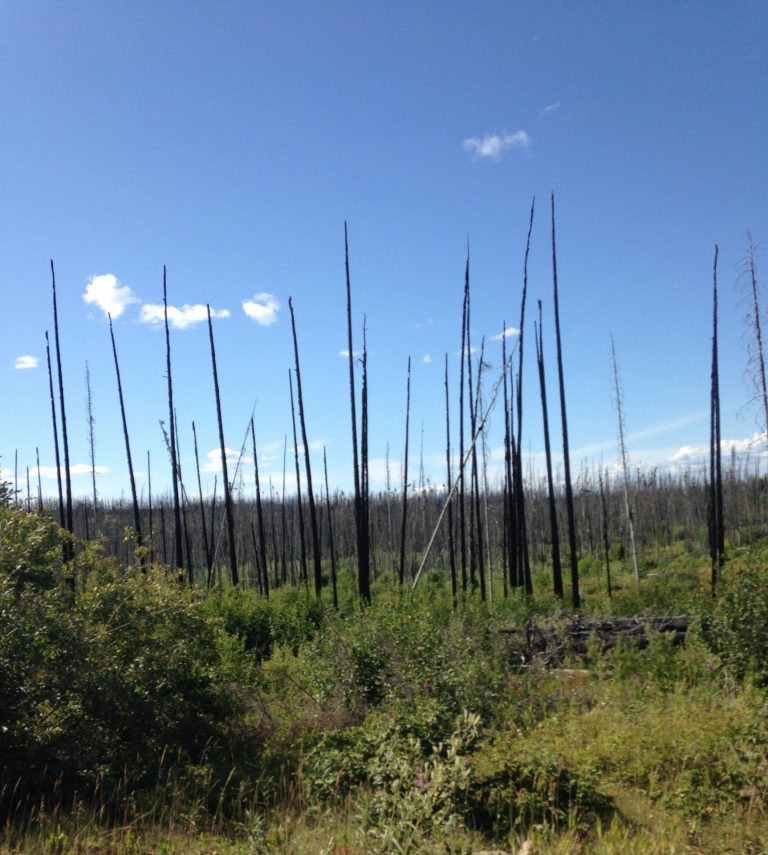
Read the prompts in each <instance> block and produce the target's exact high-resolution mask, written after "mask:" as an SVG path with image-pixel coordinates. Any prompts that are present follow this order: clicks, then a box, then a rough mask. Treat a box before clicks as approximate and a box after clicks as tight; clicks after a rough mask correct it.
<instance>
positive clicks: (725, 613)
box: [708, 567, 768, 686]
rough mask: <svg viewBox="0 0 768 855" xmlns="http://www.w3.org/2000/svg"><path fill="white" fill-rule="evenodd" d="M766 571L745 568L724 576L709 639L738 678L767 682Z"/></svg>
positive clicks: (713, 613)
mask: <svg viewBox="0 0 768 855" xmlns="http://www.w3.org/2000/svg"><path fill="white" fill-rule="evenodd" d="M766 627H768V573H766V571H765V570H764V569H763V568H757V567H748V568H746V569H744V570H742V571H741V572H738V573H735V574H734V575H732V576H729V577H726V578H725V580H724V581H723V582H722V584H721V587H720V589H719V591H718V593H717V597H716V600H715V603H714V607H713V609H712V615H711V619H710V624H709V632H708V636H709V640H710V643H711V645H712V647H713V649H714V650H715V651H716V652H717V653H718V654H719V656H720V658H721V659H722V661H723V662H724V663H725V664H726V665H727V666H728V667H729V668H731V669H732V670H733V672H734V674H735V675H736V676H737V677H738V678H744V677H746V676H748V675H749V676H750V677H751V678H752V679H753V680H754V682H755V684H756V685H759V686H765V685H768V632H766Z"/></svg>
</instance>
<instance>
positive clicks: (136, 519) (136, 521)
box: [107, 312, 145, 570]
mask: <svg viewBox="0 0 768 855" xmlns="http://www.w3.org/2000/svg"><path fill="white" fill-rule="evenodd" d="M107 318H108V320H109V337H110V339H111V340H112V355H113V357H114V359H115V376H116V377H117V395H118V398H119V400H120V418H121V419H122V422H123V438H124V440H125V457H126V460H127V462H128V478H129V479H130V483H131V500H132V502H133V528H134V530H135V532H136V545H137V546H138V547H139V549H141V547H142V545H143V542H142V537H141V515H140V514H139V498H138V496H137V495H136V477H135V475H134V472H133V460H132V458H131V441H130V438H129V436H128V420H127V419H126V416H125V401H124V400H123V383H122V381H121V379H120V363H119V362H118V361H117V345H116V344H115V332H114V330H113V329H112V315H111V314H110V313H109V312H107ZM139 561H140V564H141V568H142V570H144V569H145V566H144V555H143V554H141V556H140V558H139Z"/></svg>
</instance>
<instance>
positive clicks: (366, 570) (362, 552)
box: [344, 222, 371, 603]
mask: <svg viewBox="0 0 768 855" xmlns="http://www.w3.org/2000/svg"><path fill="white" fill-rule="evenodd" d="M344 269H345V274H346V285H347V348H348V356H349V409H350V414H351V416H352V468H353V475H354V486H355V505H354V507H355V533H356V539H357V586H358V591H359V594H360V598H361V599H362V600H363V601H364V602H367V603H369V602H370V601H371V567H370V561H371V559H370V553H369V551H368V540H367V537H366V536H365V534H364V532H363V507H362V494H361V492H360V459H359V454H358V446H357V412H356V403H355V352H354V349H353V342H352V288H351V284H350V276H349V240H348V234H347V224H346V222H345V223H344Z"/></svg>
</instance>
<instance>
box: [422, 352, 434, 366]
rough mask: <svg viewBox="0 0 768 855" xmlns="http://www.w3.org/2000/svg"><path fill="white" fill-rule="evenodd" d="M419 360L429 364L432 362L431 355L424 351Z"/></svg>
mask: <svg viewBox="0 0 768 855" xmlns="http://www.w3.org/2000/svg"><path fill="white" fill-rule="evenodd" d="M421 361H422V362H423V363H424V365H430V364H431V363H432V357H431V356H430V355H429V354H428V353H425V354H424V356H422V358H421Z"/></svg>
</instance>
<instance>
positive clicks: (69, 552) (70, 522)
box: [51, 259, 75, 560]
mask: <svg viewBox="0 0 768 855" xmlns="http://www.w3.org/2000/svg"><path fill="white" fill-rule="evenodd" d="M51 283H52V286H53V337H54V341H55V342H56V368H57V371H58V375H59V412H60V413H61V444H62V446H63V449H64V483H65V487H66V514H65V523H64V527H65V528H66V530H67V531H68V532H69V533H70V534H74V530H75V526H74V518H73V512H72V473H71V471H70V467H69V439H68V437H67V412H66V409H65V407H64V370H63V368H62V364H61V345H60V342H59V311H58V306H57V304H56V273H55V272H54V269H53V259H51ZM64 551H65V556H66V560H71V559H72V558H73V557H74V547H73V546H72V541H71V540H67V541H66V542H65V545H64Z"/></svg>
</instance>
